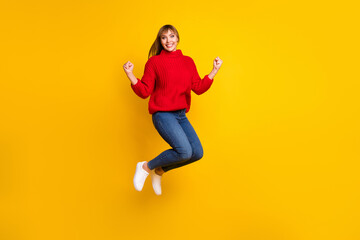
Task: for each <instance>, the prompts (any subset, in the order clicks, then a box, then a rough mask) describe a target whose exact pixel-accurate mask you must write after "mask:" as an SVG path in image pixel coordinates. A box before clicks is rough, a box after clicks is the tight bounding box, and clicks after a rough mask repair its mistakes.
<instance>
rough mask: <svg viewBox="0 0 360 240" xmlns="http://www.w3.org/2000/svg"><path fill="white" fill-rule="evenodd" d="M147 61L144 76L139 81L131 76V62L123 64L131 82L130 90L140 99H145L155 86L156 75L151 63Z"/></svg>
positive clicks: (132, 66)
mask: <svg viewBox="0 0 360 240" xmlns="http://www.w3.org/2000/svg"><path fill="white" fill-rule="evenodd" d="M149 60H150V59H149ZM149 60H148V61H147V62H146V64H145V69H144V75H143V77H142V78H141V80H140V79H139V78H136V77H135V75H134V74H133V72H132V70H133V68H134V65H133V64H132V63H131V62H129V61H128V62H127V63H125V64H124V71H125V73H126V75H127V77H128V78H129V80H130V82H131V88H132V89H133V91H134V92H135V93H136V95H138V96H139V97H141V98H147V97H148V96H149V95H150V94H151V93H152V91H153V89H154V85H155V78H156V74H155V71H154V68H153V66H152V62H151V61H149Z"/></svg>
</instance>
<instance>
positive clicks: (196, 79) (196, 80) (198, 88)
mask: <svg viewBox="0 0 360 240" xmlns="http://www.w3.org/2000/svg"><path fill="white" fill-rule="evenodd" d="M221 64H222V60H221V59H220V58H219V57H217V58H215V60H214V67H213V70H212V71H211V72H210V74H208V75H205V77H204V78H203V79H201V77H200V76H199V73H198V71H197V69H196V65H195V63H194V61H193V60H192V66H193V74H194V75H193V78H192V84H191V89H192V90H193V92H195V93H196V94H198V95H200V94H203V93H204V92H206V91H207V90H208V89H209V88H210V86H211V84H212V83H213V80H214V77H215V75H216V73H217V72H218V70H219V69H220V66H221Z"/></svg>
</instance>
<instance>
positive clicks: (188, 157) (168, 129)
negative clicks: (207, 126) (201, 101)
mask: <svg viewBox="0 0 360 240" xmlns="http://www.w3.org/2000/svg"><path fill="white" fill-rule="evenodd" d="M185 110H186V109H181V110H177V111H169V112H156V113H153V115H152V120H153V124H154V126H155V128H156V130H157V131H158V132H159V134H160V136H161V137H162V138H163V139H164V140H165V141H166V142H167V143H168V144H169V145H170V146H171V147H172V149H168V150H166V151H164V152H162V153H160V154H159V155H158V156H157V157H155V158H154V159H152V160H151V161H149V162H148V167H149V168H150V169H151V170H152V169H155V168H157V167H161V168H162V169H163V170H164V171H165V172H167V171H169V170H171V169H174V168H178V167H182V166H184V165H186V164H189V163H192V162H195V161H197V160H199V159H200V158H202V157H203V148H202V146H201V143H200V140H199V138H198V136H197V134H196V132H195V130H194V128H193V127H192V126H191V124H190V122H189V120H188V119H187V117H186V115H185Z"/></svg>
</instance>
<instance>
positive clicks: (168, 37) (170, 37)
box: [160, 29, 179, 52]
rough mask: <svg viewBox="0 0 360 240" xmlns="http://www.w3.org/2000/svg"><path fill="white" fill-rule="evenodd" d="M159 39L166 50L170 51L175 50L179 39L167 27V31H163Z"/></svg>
mask: <svg viewBox="0 0 360 240" xmlns="http://www.w3.org/2000/svg"><path fill="white" fill-rule="evenodd" d="M160 39H161V45H162V46H163V48H164V49H165V50H166V51H169V52H172V51H175V50H176V46H177V43H178V41H179V39H178V38H177V36H176V35H175V33H174V32H173V31H171V30H170V29H169V30H168V32H167V33H165V32H163V33H162V34H161V36H160Z"/></svg>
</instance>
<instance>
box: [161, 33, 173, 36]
mask: <svg viewBox="0 0 360 240" xmlns="http://www.w3.org/2000/svg"><path fill="white" fill-rule="evenodd" d="M173 34H175V33H170V35H173ZM161 36H166V34H161Z"/></svg>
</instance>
